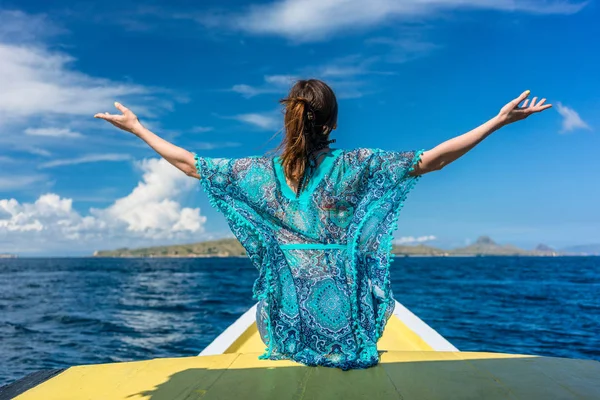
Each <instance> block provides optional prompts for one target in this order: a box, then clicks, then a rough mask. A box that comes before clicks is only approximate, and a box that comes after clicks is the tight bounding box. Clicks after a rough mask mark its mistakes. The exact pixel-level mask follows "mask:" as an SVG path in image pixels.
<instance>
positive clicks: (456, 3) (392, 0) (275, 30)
mask: <svg viewBox="0 0 600 400" xmlns="http://www.w3.org/2000/svg"><path fill="white" fill-rule="evenodd" d="M586 4H587V2H577V3H573V2H569V1H562V0H556V1H541V0H494V1H490V0H403V1H399V0H373V1H370V2H369V3H368V4H367V3H365V2H364V1H363V0H329V1H324V0H280V1H275V2H271V3H269V4H254V5H252V6H251V7H249V8H248V10H247V12H246V13H245V14H243V15H240V16H237V17H230V18H229V19H227V18H221V22H223V21H229V22H228V23H230V24H231V25H232V26H234V27H238V28H241V29H243V30H245V31H248V32H251V33H256V34H270V35H278V36H284V37H287V38H290V39H292V40H295V41H312V40H321V39H324V38H327V37H328V35H331V34H335V33H339V32H346V31H348V30H353V29H364V28H368V27H372V26H377V25H378V24H381V23H383V22H386V21H390V20H396V21H407V20H410V19H414V18H415V17H422V16H430V15H436V14H438V13H440V12H443V11H445V10H449V9H489V10H500V11H507V12H514V11H520V12H527V13H534V14H573V13H576V12H578V11H579V10H581V9H582V8H583V7H584V6H585V5H586Z"/></svg>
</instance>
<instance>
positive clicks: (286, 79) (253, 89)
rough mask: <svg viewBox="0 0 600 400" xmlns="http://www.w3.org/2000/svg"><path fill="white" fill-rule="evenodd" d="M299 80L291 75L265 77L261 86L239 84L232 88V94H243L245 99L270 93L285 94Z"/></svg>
mask: <svg viewBox="0 0 600 400" xmlns="http://www.w3.org/2000/svg"><path fill="white" fill-rule="evenodd" d="M296 79H297V78H295V77H294V76H291V75H265V76H264V78H263V80H264V83H263V84H262V85H259V86H251V85H247V84H237V85H233V86H232V87H231V91H232V92H236V93H239V94H241V95H242V96H244V97H247V98H250V97H254V96H258V95H261V94H269V93H285V91H286V90H287V89H289V88H290V87H291V86H292V84H293V83H294V81H295V80H296Z"/></svg>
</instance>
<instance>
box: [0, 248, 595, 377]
mask: <svg viewBox="0 0 600 400" xmlns="http://www.w3.org/2000/svg"><path fill="white" fill-rule="evenodd" d="M391 268H392V284H393V291H394V296H395V298H396V299H397V300H398V301H400V302H401V303H403V304H404V305H405V306H406V307H408V308H409V309H410V310H411V311H412V312H414V313H415V314H417V315H418V316H419V317H420V318H421V319H423V320H424V321H425V322H426V323H428V324H429V325H430V326H431V327H433V328H434V329H435V330H437V331H438V332H439V333H440V334H442V335H443V336H444V337H445V338H446V339H448V340H449V341H450V342H451V343H452V344H454V345H455V346H456V347H457V348H458V349H459V350H467V351H492V352H510V353H522V354H536V355H545V356H557V357H575V358H587V359H596V360H600V257H464V258H462V257H460V258H459V257H448V258H430V257H415V258H396V259H395V260H394V262H393V263H392V266H391ZM255 277H256V271H255V269H254V267H253V266H252V265H251V264H250V262H249V261H248V260H247V259H245V258H170V259H169V258H167V259H159V258H151V259H143V258H139V259H110V258H47V259H44V258H30V259H27V258H17V259H0V385H3V384H6V383H9V382H11V381H13V380H15V379H18V378H21V377H23V376H24V375H26V374H28V373H31V372H33V371H36V370H39V369H46V368H61V367H67V366H70V365H78V364H90V363H107V362H115V361H130V360H143V359H149V358H156V357H178V356H194V355H197V354H198V353H199V352H200V351H201V350H202V349H203V348H204V347H205V346H206V345H207V344H209V343H210V342H211V341H212V340H213V339H214V338H215V337H216V336H217V335H218V334H219V333H220V332H221V331H223V329H225V328H226V327H227V326H228V325H229V324H230V323H232V322H233V321H234V320H235V319H236V318H237V317H238V316H240V315H241V314H242V313H243V312H245V311H246V310H247V309H248V308H249V307H250V306H252V304H253V300H252V283H253V281H254V279H255Z"/></svg>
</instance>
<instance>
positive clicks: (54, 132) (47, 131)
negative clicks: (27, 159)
mask: <svg viewBox="0 0 600 400" xmlns="http://www.w3.org/2000/svg"><path fill="white" fill-rule="evenodd" d="M25 134H26V135H31V136H49V137H63V138H80V137H83V135H82V134H81V133H79V132H73V131H72V130H70V129H68V128H27V129H25Z"/></svg>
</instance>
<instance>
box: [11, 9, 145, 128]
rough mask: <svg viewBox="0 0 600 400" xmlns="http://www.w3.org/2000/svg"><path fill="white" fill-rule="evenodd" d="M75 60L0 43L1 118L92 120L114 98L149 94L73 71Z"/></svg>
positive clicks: (122, 84) (143, 90)
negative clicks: (47, 116) (80, 117)
mask: <svg viewBox="0 0 600 400" xmlns="http://www.w3.org/2000/svg"><path fill="white" fill-rule="evenodd" d="M1 22H2V21H0V23H1ZM74 60H75V59H74V58H73V57H71V56H69V55H67V54H61V53H57V52H52V51H48V50H46V49H44V48H42V47H34V46H31V45H13V44H2V43H0V71H2V74H1V75H0V93H1V94H2V95H1V96H0V116H1V117H2V118H5V119H16V118H25V117H31V116H36V115H44V114H57V115H77V116H84V115H85V116H88V117H91V116H92V115H93V114H95V113H97V112H99V111H102V110H103V109H105V108H106V107H107V106H108V105H111V104H112V103H113V102H114V100H115V99H118V98H124V97H127V96H131V95H142V94H149V90H148V89H146V88H145V87H143V86H141V85H135V84H129V83H119V82H113V81H110V80H108V79H102V78H96V77H91V76H89V75H85V74H82V73H80V72H77V71H74V70H72V69H70V68H69V66H70V64H71V63H72V62H73V61H74ZM138 110H139V108H138Z"/></svg>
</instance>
